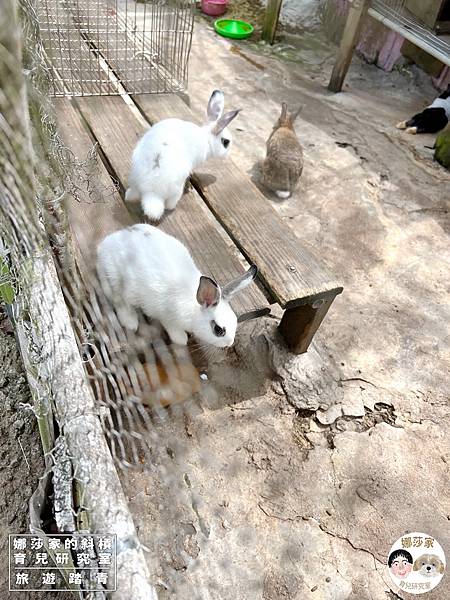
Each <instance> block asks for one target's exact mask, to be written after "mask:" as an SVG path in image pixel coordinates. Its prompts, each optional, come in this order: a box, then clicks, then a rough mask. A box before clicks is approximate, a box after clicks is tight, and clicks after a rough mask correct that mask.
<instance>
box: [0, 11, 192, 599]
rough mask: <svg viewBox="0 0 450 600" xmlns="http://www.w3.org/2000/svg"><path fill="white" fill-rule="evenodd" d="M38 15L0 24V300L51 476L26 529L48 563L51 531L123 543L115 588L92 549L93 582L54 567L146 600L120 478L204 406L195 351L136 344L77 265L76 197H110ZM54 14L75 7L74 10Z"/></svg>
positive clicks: (87, 271) (151, 341) (79, 586)
mask: <svg viewBox="0 0 450 600" xmlns="http://www.w3.org/2000/svg"><path fill="white" fill-rule="evenodd" d="M154 4H155V6H156V7H161V3H159V2H157V3H154ZM174 5H176V3H174ZM38 6H39V8H37V5H36V4H34V3H33V2H32V1H29V0H22V1H21V3H20V6H19V5H18V4H17V3H16V1H15V0H6V1H5V2H4V3H3V7H4V9H3V8H2V12H1V15H0V79H1V81H2V88H1V90H0V113H1V116H0V129H1V131H0V185H1V189H0V192H1V204H0V240H1V245H0V294H1V297H2V302H3V303H5V304H6V307H7V311H8V313H9V316H10V318H11V320H12V321H13V323H14V325H15V331H16V336H17V341H18V344H19V346H20V350H21V353H22V358H23V362H24V367H25V371H26V374H27V378H28V382H29V385H30V389H31V392H32V396H33V407H32V408H33V410H34V412H35V415H36V418H37V421H38V424H39V431H40V435H41V439H42V447H43V451H44V456H45V465H46V470H45V473H43V474H42V477H41V480H40V485H39V487H38V489H37V490H36V492H35V493H34V495H33V497H32V498H31V499H30V531H31V532H32V533H33V534H35V535H36V536H38V537H40V538H41V539H42V540H43V544H44V547H45V549H46V550H47V552H48V554H49V556H50V558H51V557H53V559H54V552H52V548H51V547H50V544H49V537H48V535H49V534H55V533H58V534H63V535H67V536H69V537H71V536H83V535H85V534H87V533H91V534H110V535H115V536H117V537H116V540H117V542H116V543H117V582H116V581H115V579H114V578H111V580H110V581H109V582H103V583H102V584H101V585H100V584H99V580H98V578H97V579H95V577H94V576H95V574H96V573H97V572H98V571H99V564H98V560H99V556H100V548H99V547H98V546H94V547H93V548H92V549H91V558H92V561H93V564H94V567H93V568H92V570H91V571H86V570H83V569H81V568H80V565H79V562H78V558H79V557H78V555H77V553H76V552H71V556H70V561H69V565H68V566H67V567H66V569H64V570H62V569H61V570H60V575H61V577H62V578H63V580H64V581H63V583H64V587H67V588H68V589H72V590H73V591H74V592H75V593H76V594H78V595H79V597H80V598H105V597H108V598H109V597H111V598H117V599H119V598H120V599H122V598H123V599H125V598H127V599H129V598H133V600H138V599H140V598H142V599H144V598H145V599H146V600H147V599H152V598H156V592H155V589H154V587H153V585H152V584H151V583H150V577H149V573H148V568H147V563H146V559H145V556H144V549H143V548H142V546H141V544H140V542H139V539H138V536H137V534H136V530H135V527H134V524H133V520H132V517H131V515H130V512H129V509H128V505H127V501H126V498H125V496H124V493H123V491H122V487H121V484H120V480H119V477H118V473H117V469H119V472H120V469H129V468H134V467H136V466H139V465H142V464H145V463H146V462H147V461H148V460H149V456H150V455H151V449H152V445H153V444H155V443H157V442H158V440H157V434H156V433H155V431H156V430H155V428H154V426H153V425H154V420H155V419H161V418H166V415H167V414H168V413H167V411H168V410H169V411H170V410H174V409H173V408H169V409H168V408H167V407H173V406H176V405H177V403H180V402H183V401H185V400H187V399H188V398H192V397H196V395H198V393H199V390H200V380H199V377H198V373H197V371H196V369H195V368H194V367H193V365H192V362H191V359H190V356H189V354H188V353H187V352H185V351H182V350H174V349H173V348H172V347H170V346H169V345H167V344H166V341H165V339H164V337H163V335H162V332H161V331H160V330H159V329H158V328H156V327H155V326H154V325H153V324H152V323H150V322H143V323H141V325H140V327H139V329H138V332H137V333H136V334H131V333H130V332H128V331H125V330H124V329H123V328H122V327H121V325H120V323H119V322H118V320H117V317H116V314H115V312H114V311H113V310H112V307H111V306H110V305H109V303H108V302H107V300H106V298H105V297H104V296H103V295H102V292H101V290H100V289H99V285H98V281H97V278H96V275H95V270H94V269H92V265H89V267H90V268H83V265H82V264H81V260H82V259H81V258H80V257H79V256H78V255H77V250H76V246H75V244H74V243H73V240H72V238H71V231H70V224H69V223H68V219H67V211H66V206H65V203H66V200H67V198H68V196H71V197H72V199H74V198H75V199H76V200H77V201H80V202H81V201H89V202H105V201H106V200H107V198H108V194H110V193H111V192H112V190H113V189H114V188H113V184H112V183H111V186H110V187H108V186H105V185H102V184H99V183H98V181H97V180H96V165H97V156H96V151H95V148H93V149H92V151H91V153H90V155H89V156H88V157H86V158H85V159H84V160H82V161H80V160H76V159H75V157H74V156H73V154H72V153H71V152H70V150H69V149H68V148H67V147H65V146H64V144H63V143H62V141H61V139H60V138H59V135H58V132H57V129H56V125H55V119H54V115H53V109H52V105H51V102H50V100H49V98H50V96H51V95H52V94H54V93H55V79H54V70H53V69H54V65H50V64H49V62H48V53H47V51H46V48H45V44H46V43H47V42H48V35H47V34H48V32H49V29H48V26H49V25H48V23H46V24H44V25H45V26H44V35H43V37H42V36H41V33H40V27H39V13H40V11H42V10H43V6H44V7H46V6H50V2H48V3H47V2H43V3H38ZM60 6H61V7H64V10H66V9H67V10H69V9H70V10H72V4H71V3H70V2H68V3H61V5H60ZM45 27H47V29H45ZM53 33H54V32H53ZM46 35H47V38H46ZM72 66H73V65H72ZM72 91H73V88H72ZM91 91H92V90H91ZM102 91H103V90H102ZM55 564H56V565H57V563H55ZM13 568H14V567H13ZM71 573H72V575H71ZM76 573H81V574H82V577H81V579H79V578H75V577H74V576H73V574H76ZM41 583H42V582H41ZM116 585H117V591H114V588H115V586H116ZM41 589H49V588H45V586H44V587H42V588H41ZM50 589H51V588H50ZM93 590H95V591H93Z"/></svg>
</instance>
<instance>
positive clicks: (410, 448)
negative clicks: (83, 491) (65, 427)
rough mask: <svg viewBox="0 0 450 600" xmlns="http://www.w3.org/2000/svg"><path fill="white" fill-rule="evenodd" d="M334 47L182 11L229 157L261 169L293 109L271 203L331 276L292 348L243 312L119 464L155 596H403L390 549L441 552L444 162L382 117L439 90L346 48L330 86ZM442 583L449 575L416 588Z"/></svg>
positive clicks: (194, 62) (448, 256) (437, 594)
mask: <svg viewBox="0 0 450 600" xmlns="http://www.w3.org/2000/svg"><path fill="white" fill-rule="evenodd" d="M333 52H334V50H333V48H332V47H331V46H330V44H329V43H328V42H327V41H326V40H324V39H323V38H321V36H320V35H318V34H315V35H314V36H312V35H306V34H305V35H303V36H302V37H301V38H300V39H297V40H294V39H293V38H284V39H283V41H282V44H281V45H280V46H276V47H274V48H273V49H271V48H268V47H267V46H264V45H262V44H258V43H256V42H254V41H253V42H247V43H242V44H239V45H238V44H234V43H230V42H228V41H225V40H223V39H222V38H219V37H218V36H216V35H215V34H214V32H213V31H212V30H211V28H210V27H209V26H208V25H207V24H205V22H204V21H203V20H201V21H198V22H197V25H196V32H195V35H194V42H193V49H192V56H191V63H190V84H189V99H190V104H191V107H192V109H193V111H194V112H195V114H196V115H197V117H198V119H203V115H204V111H205V105H206V102H207V98H208V95H209V92H210V91H211V90H212V89H214V88H217V87H220V88H222V89H224V90H225V91H226V94H227V105H228V106H229V107H230V108H232V107H233V106H242V107H243V109H244V110H243V111H242V113H241V114H240V115H239V119H238V120H237V121H236V122H235V124H234V127H233V130H234V142H235V143H234V147H233V157H234V159H235V160H236V161H237V162H238V163H239V164H240V166H241V168H244V169H245V170H246V171H247V173H248V176H249V177H252V178H254V180H255V181H256V182H257V183H258V172H259V163H260V161H261V160H262V159H263V158H264V153H265V140H266V139H267V137H268V135H269V133H270V130H271V127H272V124H273V123H274V121H275V120H276V118H277V116H278V112H279V106H280V101H281V100H285V101H287V102H288V104H289V105H290V106H291V107H297V106H299V105H302V106H303V111H302V113H301V116H300V117H299V119H298V122H297V125H296V130H297V134H298V137H299V139H300V140H301V142H302V144H303V147H304V153H305V170H304V175H303V177H302V182H301V185H300V187H299V189H298V191H297V192H296V193H295V194H294V195H293V196H292V197H291V198H290V199H289V200H288V201H285V202H279V201H277V200H276V199H275V198H274V197H273V196H271V194H269V193H267V192H265V193H266V197H267V202H270V203H272V204H273V206H274V207H275V208H276V210H277V211H278V212H279V215H280V217H281V218H282V219H283V220H284V222H285V223H286V226H287V227H292V229H293V230H294V232H295V233H296V235H297V236H298V237H299V243H303V244H306V245H308V246H310V247H311V248H312V249H313V250H314V252H315V253H316V255H317V256H319V257H320V258H321V259H322V260H323V262H324V263H325V264H327V265H328V267H329V268H330V269H331V270H332V271H334V272H335V274H336V276H337V277H338V278H339V279H340V280H341V281H342V282H343V284H344V288H345V289H344V293H343V295H342V296H341V297H339V299H338V300H337V301H336V303H335V305H334V306H333V308H332V310H331V312H330V315H329V316H328V318H327V319H326V321H325V322H324V324H323V326H322V328H321V330H320V333H319V335H318V336H317V338H316V340H315V343H314V345H313V347H312V348H311V349H310V351H309V352H308V354H307V355H303V356H300V357H293V356H290V355H289V354H287V353H286V352H285V351H284V350H283V348H282V346H281V345H280V344H279V341H278V339H277V337H276V334H275V329H274V327H275V322H274V320H273V319H272V320H271V319H267V320H266V322H263V321H258V322H256V323H248V324H246V325H244V326H242V327H241V331H240V336H239V341H238V343H237V345H236V348H235V354H234V356H232V357H228V359H227V361H226V362H225V363H224V364H222V365H221V366H220V367H218V368H216V369H215V370H214V372H212V373H211V377H212V381H213V382H214V384H215V385H216V386H217V387H218V396H217V398H216V399H215V400H214V401H213V402H210V403H204V404H203V405H202V406H201V407H199V406H193V407H191V408H190V409H189V407H185V412H184V414H182V413H180V414H178V415H177V414H172V415H170V416H168V417H167V420H166V421H164V422H162V423H160V425H159V426H158V428H157V433H158V434H159V440H160V445H159V446H157V447H155V448H154V459H153V462H152V465H151V466H147V467H146V468H143V469H142V471H141V472H129V473H127V474H125V475H124V477H123V482H124V486H125V489H126V493H127V494H128V497H129V500H130V506H131V509H132V511H133V514H134V516H135V519H136V523H137V526H138V529H139V533H140V537H141V539H142V541H143V542H144V544H145V545H146V546H147V547H148V548H149V553H148V557H149V558H148V560H149V566H150V568H151V571H152V573H153V574H154V581H155V582H156V583H157V584H158V588H159V591H160V597H161V598H163V599H165V598H178V597H184V596H189V597H191V598H202V599H203V598H205V599H206V598H208V599H209V598H211V599H212V598H214V599H216V598H217V599H219V598H220V599H221V600H223V599H226V600H244V599H245V600H259V599H261V598H263V599H264V600H279V599H280V598H287V599H292V600H293V599H295V600H297V599H300V598H301V599H302V600H305V599H307V600H309V599H311V600H312V599H315V600H317V599H320V600H341V599H342V600H344V599H345V600H346V599H352V600H386V599H389V598H391V599H393V598H398V597H399V598H403V597H405V598H406V597H407V596H406V595H405V594H403V593H402V592H398V593H397V592H394V591H393V589H392V585H391V583H390V580H389V577H388V573H387V569H386V559H387V554H388V552H389V548H390V546H391V544H392V543H393V542H394V541H395V540H396V539H397V538H398V537H399V536H401V535H403V534H404V533H405V532H407V531H413V530H418V531H424V532H425V533H429V534H430V535H434V536H436V537H437V538H438V540H439V541H440V543H441V544H442V545H443V546H444V548H445V549H447V553H450V533H449V531H450V529H449V527H448V522H449V519H450V498H449V494H448V477H449V467H448V464H449V461H450V442H449V433H450V405H449V401H448V364H449V358H450V357H449V349H450V335H449V331H448V322H449V317H450V314H449V305H448V297H449V296H448V294H449V280H448V272H449V263H450V253H449V244H448V233H449V228H450V221H449V204H448V197H449V196H448V189H449V183H450V174H449V173H447V172H446V171H444V170H442V169H441V168H440V167H439V166H437V165H435V164H434V163H433V161H432V152H431V150H429V149H428V148H427V146H431V145H432V143H433V139H432V136H422V137H416V138H414V137H411V136H410V137H408V136H405V134H403V133H401V132H399V131H397V130H396V129H395V128H394V126H393V125H394V124H395V123H396V122H398V121H399V120H401V119H403V118H405V117H406V116H408V115H410V114H412V113H413V112H416V111H417V110H418V109H419V108H421V107H423V106H424V105H425V104H426V103H427V101H429V100H430V99H431V98H433V96H434V95H435V91H434V90H433V89H432V87H431V86H430V84H429V82H428V80H427V78H426V77H424V76H423V75H422V74H421V73H420V72H419V71H417V70H414V69H408V68H405V69H403V70H402V71H396V72H394V73H392V74H386V73H384V72H382V71H380V70H378V69H376V68H375V67H372V66H369V65H366V64H364V63H362V62H360V61H359V60H357V59H355V60H354V62H353V66H352V69H351V72H350V76H349V78H348V80H347V84H346V87H345V93H343V94H339V95H332V94H329V93H328V92H327V91H326V83H327V79H328V77H329V73H330V71H331V66H332V60H333ZM231 358H233V360H231ZM255 363H257V364H255ZM265 367H267V368H270V369H271V370H272V371H273V372H274V381H273V382H272V383H271V384H270V385H268V386H266V387H264V377H263V373H264V368H265ZM249 382H251V385H250V386H249V385H248V384H249ZM449 591H450V584H449V579H448V577H446V578H444V580H443V582H442V583H441V585H440V586H439V587H438V588H436V590H434V591H433V592H431V593H430V594H429V596H428V597H429V598H432V599H433V600H437V599H439V600H444V598H447V597H448V595H449ZM396 594H397V595H396ZM402 594H403V595H402Z"/></svg>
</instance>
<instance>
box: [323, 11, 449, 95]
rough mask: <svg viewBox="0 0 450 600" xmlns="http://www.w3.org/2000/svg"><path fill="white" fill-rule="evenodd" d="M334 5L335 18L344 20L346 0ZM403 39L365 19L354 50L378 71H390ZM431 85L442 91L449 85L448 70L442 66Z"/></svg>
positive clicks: (397, 56)
mask: <svg viewBox="0 0 450 600" xmlns="http://www.w3.org/2000/svg"><path fill="white" fill-rule="evenodd" d="M332 1H333V2H334V4H335V11H336V17H338V18H341V19H344V18H345V15H346V14H347V10H348V0H332ZM404 41H405V38H404V37H403V36H402V35H400V34H399V33H396V32H394V31H391V30H390V29H388V28H387V27H384V26H383V25H381V23H378V22H377V21H374V20H373V19H370V18H369V19H367V20H366V22H365V23H364V25H363V29H362V32H361V36H360V40H359V42H358V44H357V46H356V50H357V51H358V52H359V53H361V54H362V56H363V57H364V58H365V60H367V61H368V62H370V63H374V64H376V65H377V67H380V69H383V70H385V71H392V69H393V67H394V65H395V63H396V62H397V61H398V59H399V58H400V57H401V48H402V45H403V42H404ZM432 81H433V85H434V86H435V87H436V88H437V89H439V90H444V89H446V88H447V86H448V85H449V84H450V69H449V67H446V66H444V67H443V69H442V71H441V73H440V75H439V76H438V77H433V78H432Z"/></svg>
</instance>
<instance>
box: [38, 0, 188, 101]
mask: <svg viewBox="0 0 450 600" xmlns="http://www.w3.org/2000/svg"><path fill="white" fill-rule="evenodd" d="M37 17H38V20H39V24H40V29H41V32H42V40H43V44H44V48H45V51H46V55H47V57H48V60H49V64H51V65H52V68H53V82H52V86H51V92H52V94H53V95H55V96H65V95H74V96H88V95H102V94H117V93H119V92H120V88H119V86H120V84H121V85H123V86H124V87H125V88H126V90H127V91H128V92H129V93H160V92H173V91H180V90H182V89H183V88H184V86H185V83H186V77H187V63H188V57H189V50H190V45H191V38H192V29H193V5H192V2H191V0H148V1H147V0H146V1H143V2H135V1H134V0H42V2H39V3H38V7H37Z"/></svg>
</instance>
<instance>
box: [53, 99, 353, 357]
mask: <svg viewBox="0 0 450 600" xmlns="http://www.w3.org/2000/svg"><path fill="white" fill-rule="evenodd" d="M133 100H134V102H135V104H136V106H137V107H138V108H139V110H140V111H141V114H142V115H143V116H144V117H145V119H146V120H147V122H148V124H152V123H154V122H156V121H158V120H160V119H163V118H165V117H168V116H177V117H180V118H186V119H189V120H195V119H194V118H193V115H192V113H191V111H190V109H189V108H188V107H187V105H186V104H185V103H184V102H183V101H182V100H181V98H180V97H178V96H176V95H174V94H170V95H138V96H135V97H134V98H133ZM55 104H56V110H57V115H58V122H59V129H60V133H61V135H62V138H63V140H64V141H65V143H66V144H67V146H68V147H69V148H70V149H71V150H72V151H73V152H74V154H75V156H76V157H78V158H79V159H81V160H84V159H85V157H86V155H87V154H88V152H89V150H90V149H91V148H92V146H93V144H94V143H96V144H98V152H99V156H100V158H101V161H100V164H99V165H98V169H97V173H96V175H95V174H94V175H93V176H95V177H97V179H98V183H99V185H100V187H101V189H103V190H108V192H107V193H104V194H103V197H101V196H102V194H101V190H100V192H99V194H98V195H99V196H100V197H101V201H89V200H87V201H85V202H83V201H81V202H80V201H79V199H77V200H76V201H75V200H74V201H72V202H70V206H69V210H70V222H71V227H72V230H73V235H74V238H75V240H76V241H77V244H78V247H79V255H80V257H81V258H82V263H83V269H86V268H88V269H89V268H90V269H92V266H93V265H94V264H95V250H96V247H97V245H98V243H99V242H100V241H101V240H102V239H103V238H104V237H105V236H106V235H107V234H108V233H110V232H111V231H114V230H116V229H119V228H121V227H124V226H127V225H129V224H130V223H132V222H136V221H145V218H144V217H143V215H142V214H141V213H140V211H139V214H138V215H136V214H134V213H133V214H131V213H130V212H129V210H128V206H126V205H125V203H124V201H123V195H124V190H125V189H126V185H127V177H128V173H129V170H130V164H131V154H132V151H133V148H134V146H135V144H136V142H137V140H138V139H139V138H140V136H141V135H142V134H143V133H144V132H145V130H146V125H145V124H144V122H143V120H142V119H139V118H138V116H137V115H136V114H135V112H134V111H133V110H131V108H130V106H129V104H127V103H126V102H125V101H124V99H123V98H121V97H119V96H115V97H113V96H108V97H85V98H79V99H77V100H76V103H75V102H74V101H71V100H69V99H67V98H60V99H57V100H55ZM202 172H203V174H204V173H206V174H207V180H208V181H209V185H208V186H207V187H203V186H202V183H201V182H202V181H204V180H205V177H204V175H203V174H202V175H201V176H195V175H194V179H193V181H194V188H195V189H192V190H190V191H189V192H188V193H186V194H185V195H184V196H183V198H182V199H181V201H180V202H179V204H178V206H177V208H176V209H175V210H174V211H172V212H170V213H166V215H165V216H164V218H163V220H162V222H161V224H160V227H161V228H162V229H163V230H164V231H166V232H167V233H170V234H172V235H174V236H175V237H177V238H178V239H180V240H181V241H182V242H183V243H184V244H185V245H186V246H187V247H188V248H189V250H190V252H191V253H192V255H193V257H194V260H195V261H196V263H197V265H198V266H199V268H200V269H201V270H202V272H203V273H204V274H206V275H211V276H212V277H214V278H216V279H217V280H218V282H219V283H222V284H223V283H225V282H226V281H228V280H229V279H231V278H233V277H235V276H237V275H239V274H240V273H242V272H243V271H244V269H245V268H247V267H248V264H249V263H255V264H256V265H257V266H258V268H259V274H260V275H259V277H260V280H259V287H258V286H256V285H254V286H250V287H249V288H248V289H247V290H246V291H245V292H244V293H243V294H241V295H238V296H237V297H236V299H235V300H234V301H233V309H234V310H235V311H236V314H237V315H238V316H239V318H240V320H245V319H249V318H254V317H258V316H261V315H263V314H267V313H268V312H269V311H270V304H272V303H275V302H276V303H278V304H279V305H280V306H281V307H282V308H283V309H284V310H285V312H284V316H283V318H282V321H281V323H280V330H281V333H282V334H283V336H284V337H285V339H286V341H287V343H288V344H289V346H290V347H291V348H292V350H293V351H295V352H297V353H301V352H304V351H306V350H307V348H308V346H309V344H310V342H311V340H312V338H313V336H314V334H315V332H316V331H317V328H318V327H319V325H320V323H321V321H322V320H323V318H324V316H325V315H326V313H327V311H328V309H329V307H330V305H331V304H332V302H333V300H334V298H335V297H336V296H337V295H338V294H339V293H340V292H341V291H342V287H341V286H340V285H339V284H338V283H337V282H336V281H335V280H334V278H333V277H332V276H331V275H330V274H329V273H328V272H327V271H326V270H325V269H324V268H323V266H322V265H320V263H319V261H318V260H317V259H316V258H315V256H314V255H313V253H312V252H311V251H310V250H308V249H307V248H305V247H304V245H303V244H301V242H300V241H299V240H298V238H297V237H296V236H295V234H294V233H293V232H292V231H291V230H290V228H289V227H287V226H286V225H285V224H284V223H283V222H282V221H281V219H280V218H279V216H278V214H277V213H276V211H275V210H274V209H273V207H272V206H271V205H270V202H269V201H268V200H267V198H265V196H264V195H263V194H262V193H261V192H260V191H259V190H258V188H256V186H255V185H254V184H253V183H252V182H251V181H249V179H248V177H247V175H246V174H245V173H243V172H242V171H241V170H240V169H239V167H238V166H237V165H236V164H235V163H233V161H232V160H230V159H229V158H228V159H226V160H225V161H220V162H219V161H210V162H208V163H206V164H205V165H204V166H203V167H202ZM111 178H113V179H114V180H115V181H116V182H117V183H118V188H119V190H120V191H118V190H116V189H114V188H113V186H112V180H111ZM211 182H212V183H211Z"/></svg>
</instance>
